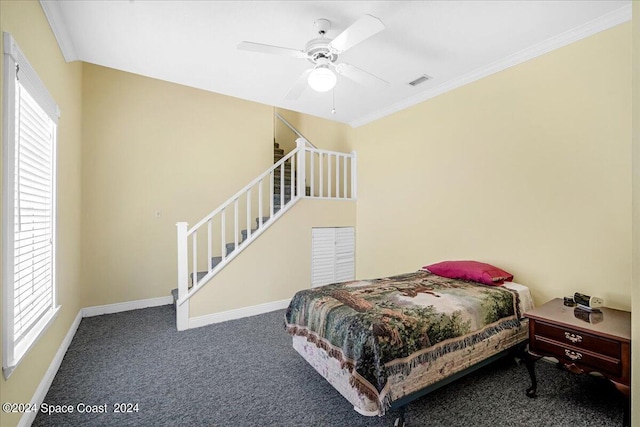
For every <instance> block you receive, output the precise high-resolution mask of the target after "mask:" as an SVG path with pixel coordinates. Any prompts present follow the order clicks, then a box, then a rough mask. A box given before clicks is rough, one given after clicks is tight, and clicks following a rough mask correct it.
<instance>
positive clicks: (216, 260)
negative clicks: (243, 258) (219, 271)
mask: <svg viewBox="0 0 640 427" xmlns="http://www.w3.org/2000/svg"><path fill="white" fill-rule="evenodd" d="M221 262H222V257H221V256H214V257H211V268H216V265H218V264H220V263H221Z"/></svg>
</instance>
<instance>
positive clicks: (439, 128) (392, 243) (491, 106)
mask: <svg viewBox="0 0 640 427" xmlns="http://www.w3.org/2000/svg"><path fill="white" fill-rule="evenodd" d="M630 69H631V25H630V24H629V23H626V24H622V25H620V26H617V27H615V28H613V29H609V30H606V31H603V32H601V33H598V34H596V35H593V36H591V37H588V38H586V39H583V40H581V41H578V42H576V43H574V44H571V45H569V46H566V47H563V48H560V49H558V50H555V51H553V52H550V53H548V54H545V55H543V56H540V57H538V58H535V59H533V60H530V61H527V62H525V63H523V64H520V65H517V66H515V67H512V68H509V69H507V70H505V71H502V72H500V73H497V74H494V75H492V76H489V77H486V78H484V79H482V80H479V81H477V82H474V83H472V84H469V85H466V86H464V87H461V88H459V89H456V90H454V91H451V92H449V93H446V94H443V95H440V96H438V97H436V98H433V99H431V100H428V101H426V102H423V103H421V104H419V105H416V106H414V107H411V108H408V109H406V110H404V111H401V112H398V113H396V114H394V115H392V116H388V117H386V118H383V119H380V120H377V121H375V122H373V123H371V124H368V125H365V126H362V127H360V128H357V129H355V141H356V151H357V152H358V157H359V165H358V167H359V173H358V179H359V181H358V185H359V187H358V206H357V225H358V233H357V250H356V254H357V276H358V277H359V278H365V277H375V276H381V275H389V274H394V273H401V272H406V271H412V270H415V269H417V268H419V267H421V266H423V265H425V264H428V263H432V262H437V261H441V260H446V259H476V260H480V261H485V262H489V263H493V264H496V265H498V266H501V267H503V268H505V269H507V270H508V271H510V272H512V273H514V274H515V278H516V280H517V281H519V282H521V283H524V284H527V285H529V286H530V287H531V289H532V292H533V296H534V298H535V300H536V302H537V303H543V302H544V301H546V300H548V299H551V298H554V297H561V296H563V295H571V294H573V292H575V291H581V292H584V293H587V294H592V295H593V294H595V295H598V296H601V297H604V298H605V300H606V301H607V304H608V305H610V306H613V307H619V308H623V309H629V308H630V295H631V256H630V254H631V215H630V212H631V162H630V157H629V155H630V150H631V135H630V129H631V96H630V91H631V72H630Z"/></svg>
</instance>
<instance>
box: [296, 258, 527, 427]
mask: <svg viewBox="0 0 640 427" xmlns="http://www.w3.org/2000/svg"><path fill="white" fill-rule="evenodd" d="M532 307H533V302H532V298H531V295H530V293H529V289H528V288H527V287H526V286H523V285H519V284H516V283H512V282H504V284H502V285H501V286H489V285H484V284H480V283H477V282H473V281H468V280H458V279H452V278H445V277H441V276H437V275H435V274H432V273H430V272H429V271H424V270H420V271H417V272H413V273H407V274H402V275H398V276H393V277H386V278H379V279H373V280H360V281H358V280H356V281H350V282H344V283H336V284H331V285H326V286H321V287H317V288H312V289H307V290H303V291H300V292H298V293H296V295H295V296H294V297H293V298H292V300H291V303H290V304H289V307H288V309H287V311H286V315H285V323H286V330H287V332H289V333H290V334H291V335H292V336H293V347H294V348H295V350H296V351H297V352H298V353H300V355H301V356H302V357H303V358H304V359H305V360H306V361H307V362H308V363H309V364H310V365H311V366H313V368H314V369H315V370H316V371H317V372H318V373H320V374H321V375H322V376H323V377H324V378H325V379H326V380H327V381H328V382H329V383H330V384H331V385H333V387H334V388H335V389H336V390H337V391H338V392H340V394H342V396H344V397H345V398H346V399H347V400H348V401H349V402H350V403H351V404H352V405H353V407H354V409H355V410H356V411H357V412H359V413H360V414H362V415H367V416H374V415H378V416H382V415H384V414H385V413H386V412H387V411H388V410H389V409H396V408H400V409H401V416H400V418H399V419H398V420H396V425H404V419H403V417H404V411H403V410H402V409H403V408H404V406H405V405H406V404H407V403H409V402H410V401H412V400H414V399H416V398H418V397H420V396H422V395H424V394H426V393H428V392H430V391H431V390H433V389H435V388H438V387H440V386H442V385H444V384H446V383H448V382H451V381H452V380H454V379H456V378H458V377H459V376H461V375H463V374H466V373H468V372H470V371H472V370H475V369H477V368H478V367H480V366H483V365H484V364H486V363H488V362H489V361H493V360H495V359H496V358H498V357H502V356H504V355H506V354H507V352H509V351H510V350H513V349H514V348H518V347H523V343H524V342H525V341H526V340H527V337H528V323H527V320H526V319H524V318H523V317H522V314H523V313H524V312H525V311H526V310H528V309H530V308H532Z"/></svg>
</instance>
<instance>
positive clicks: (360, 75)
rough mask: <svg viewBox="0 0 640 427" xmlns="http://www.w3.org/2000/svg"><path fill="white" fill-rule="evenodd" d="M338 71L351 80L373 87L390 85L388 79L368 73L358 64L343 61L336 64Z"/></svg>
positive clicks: (378, 87) (380, 87)
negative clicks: (357, 65)
mask: <svg viewBox="0 0 640 427" xmlns="http://www.w3.org/2000/svg"><path fill="white" fill-rule="evenodd" d="M336 73H338V74H340V75H341V76H345V77H346V78H348V79H349V80H353V81H354V82H356V83H359V84H361V85H363V86H368V87H372V88H375V89H383V88H385V87H387V86H388V85H389V82H388V81H386V80H382V79H381V78H379V77H376V76H374V75H373V74H371V73H368V72H366V71H364V70H362V69H360V68H358V67H356V66H353V65H350V64H346V63H344V62H343V63H341V64H338V65H336Z"/></svg>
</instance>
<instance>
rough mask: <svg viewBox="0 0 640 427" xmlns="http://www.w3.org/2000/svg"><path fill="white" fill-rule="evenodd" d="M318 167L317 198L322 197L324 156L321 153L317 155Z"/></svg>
mask: <svg viewBox="0 0 640 427" xmlns="http://www.w3.org/2000/svg"><path fill="white" fill-rule="evenodd" d="M318 165H319V166H320V173H319V174H318V179H319V180H320V188H319V191H318V196H319V197H324V154H322V153H318Z"/></svg>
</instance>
